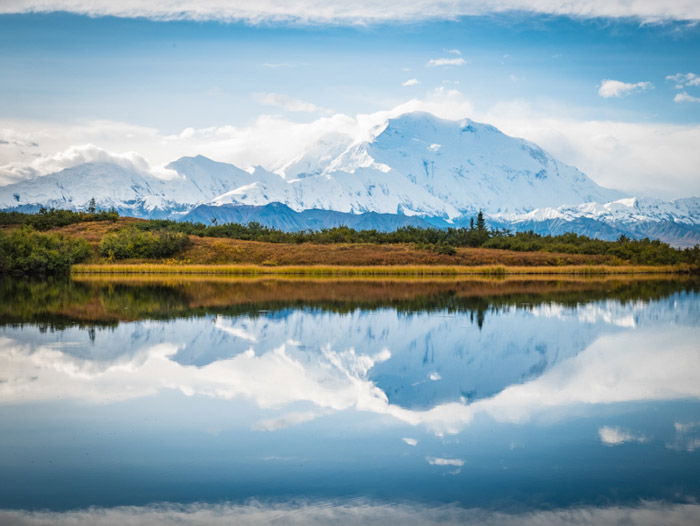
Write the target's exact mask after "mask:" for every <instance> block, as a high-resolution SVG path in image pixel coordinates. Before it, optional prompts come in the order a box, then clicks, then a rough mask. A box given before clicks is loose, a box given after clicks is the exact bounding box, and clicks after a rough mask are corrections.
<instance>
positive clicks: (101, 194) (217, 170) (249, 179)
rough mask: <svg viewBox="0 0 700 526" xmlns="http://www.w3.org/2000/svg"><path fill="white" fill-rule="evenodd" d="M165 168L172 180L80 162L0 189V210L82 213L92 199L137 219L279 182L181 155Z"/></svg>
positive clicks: (262, 174) (266, 175)
mask: <svg viewBox="0 0 700 526" xmlns="http://www.w3.org/2000/svg"><path fill="white" fill-rule="evenodd" d="M166 168H168V169H170V170H171V171H173V175H174V177H172V178H171V179H162V178H159V177H155V176H153V175H150V174H148V173H144V172H142V171H139V170H137V169H136V168H133V167H129V166H123V165H120V164H113V163H85V164H80V165H78V166H74V167H72V168H67V169H65V170H62V171H60V172H56V173H54V174H50V175H46V176H43V177H35V178H33V179H29V180H27V181H22V182H19V183H15V184H11V185H7V186H2V187H0V208H4V209H11V208H18V209H22V208H28V209H30V208H31V207H37V206H46V207H55V208H69V209H83V208H85V207H86V206H87V205H88V203H89V202H90V200H91V199H93V198H94V199H95V201H96V203H97V205H98V207H100V208H110V207H114V208H116V209H118V210H120V211H126V212H132V213H134V214H136V215H151V214H153V213H154V211H160V212H164V211H165V212H167V211H173V210H174V211H180V210H187V209H189V208H191V207H192V206H194V205H196V204H198V203H202V202H207V201H210V200H212V199H214V198H215V197H216V196H218V195H220V194H222V193H224V192H226V191H228V190H230V189H231V188H232V187H239V186H242V185H246V184H251V183H254V182H256V181H264V182H266V183H268V184H269V183H270V182H271V181H274V180H279V181H281V182H282V178H281V177H279V176H278V175H275V174H272V173H270V172H266V171H264V170H258V171H256V172H255V173H254V174H251V173H248V172H246V171H244V170H241V169H240V168H237V167H236V166H234V165H232V164H226V163H219V162H215V161H212V160H211V159H208V158H206V157H202V156H197V157H182V158H181V159H178V160H177V161H175V162H173V163H170V164H169V165H168V166H167V167H166Z"/></svg>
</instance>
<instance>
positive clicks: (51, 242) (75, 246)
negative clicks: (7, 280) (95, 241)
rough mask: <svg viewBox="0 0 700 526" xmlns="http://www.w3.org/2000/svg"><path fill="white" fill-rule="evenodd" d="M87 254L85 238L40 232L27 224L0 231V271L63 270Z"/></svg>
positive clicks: (60, 271)
mask: <svg viewBox="0 0 700 526" xmlns="http://www.w3.org/2000/svg"><path fill="white" fill-rule="evenodd" d="M89 255H90V245H89V244H88V242H87V241H85V240H84V239H73V238H69V237H66V236H61V235H59V234H42V233H39V232H37V231H35V230H34V229H33V228H31V227H28V226H24V227H22V228H20V229H19V230H15V231H14V232H11V233H10V234H5V233H3V232H0V273H2V274H40V275H45V274H65V273H67V272H68V271H69V270H70V266H71V265H72V264H73V263H79V262H81V261H84V260H85V259H87V258H88V256H89Z"/></svg>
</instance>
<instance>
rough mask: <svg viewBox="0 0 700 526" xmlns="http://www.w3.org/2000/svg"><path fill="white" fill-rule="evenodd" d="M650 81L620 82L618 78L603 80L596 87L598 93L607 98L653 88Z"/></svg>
mask: <svg viewBox="0 0 700 526" xmlns="http://www.w3.org/2000/svg"><path fill="white" fill-rule="evenodd" d="M653 87H654V86H653V85H652V83H651V82H634V83H629V82H621V81H619V80H609V79H608V80H604V81H602V82H601V83H600V86H599V87H598V95H600V96H601V97H604V98H606V99H609V98H611V97H625V96H627V95H630V94H632V93H635V92H638V91H645V90H648V89H651V88H653Z"/></svg>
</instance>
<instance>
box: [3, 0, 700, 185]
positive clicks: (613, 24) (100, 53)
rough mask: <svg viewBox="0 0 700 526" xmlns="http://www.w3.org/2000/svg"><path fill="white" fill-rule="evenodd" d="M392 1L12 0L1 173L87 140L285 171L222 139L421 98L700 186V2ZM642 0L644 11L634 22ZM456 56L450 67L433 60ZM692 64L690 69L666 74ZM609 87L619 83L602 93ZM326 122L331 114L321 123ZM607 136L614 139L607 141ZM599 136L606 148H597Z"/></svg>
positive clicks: (575, 158)
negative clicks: (123, 3)
mask: <svg viewBox="0 0 700 526" xmlns="http://www.w3.org/2000/svg"><path fill="white" fill-rule="evenodd" d="M59 3H61V2H59ZM64 3H65V2H64ZM133 3H134V1H133V0H132V2H127V4H128V5H131V4H133ZM135 3H136V4H139V3H138V2H135ZM213 3H214V4H216V2H213ZM268 3H270V2H263V4H265V5H267V4H268ZM271 3H272V4H275V2H271ZM419 3H420V2H417V3H416V4H419ZM423 3H427V4H430V1H427V2H423ZM476 3H478V2H476ZM515 3H516V4H517V2H515ZM14 4H16V5H17V6H18V7H16V8H14V9H13V8H12V5H14ZM24 4H28V5H29V7H27V6H24ZM74 4H75V5H78V6H79V5H80V2H74ZM95 4H96V5H99V4H100V3H99V2H96V3H95ZM160 4H164V5H165V4H167V2H161V3H160ZM160 4H158V5H160ZM202 4H203V5H206V4H207V2H203V3H202ZM234 4H236V2H234ZM296 4H299V2H296ZM296 4H295V2H291V3H290V5H296ZM302 4H303V2H302ZM312 4H313V2H312ZM330 4H334V2H330ZM390 4H391V6H390V7H389V8H388V9H387V11H388V12H387V13H386V16H383V18H382V19H381V20H379V21H375V20H370V21H369V22H368V21H366V20H358V19H357V15H353V16H355V18H352V17H351V18H349V19H345V18H342V17H343V16H345V15H343V13H342V11H339V12H340V13H341V15H340V18H338V17H336V18H333V17H331V18H330V20H327V19H323V20H316V19H312V20H305V19H299V17H298V16H297V15H295V16H296V18H294V17H292V19H291V20H287V19H285V20H283V21H280V20H278V19H276V18H270V17H267V18H266V17H265V16H263V17H262V19H255V20H254V21H251V20H249V19H245V18H244V19H240V18H238V19H225V20H221V17H220V16H218V15H216V13H217V11H216V10H215V9H214V10H212V11H211V12H209V13H207V12H205V13H204V14H201V13H200V14H198V15H197V16H196V17H194V16H190V15H182V14H180V15H178V16H177V17H176V18H185V19H184V20H182V19H177V20H167V19H166V20H164V19H163V17H164V15H163V13H160V14H157V15H153V14H151V13H149V12H145V13H142V12H140V11H138V10H136V11H134V12H133V13H134V14H137V15H143V14H145V15H146V16H145V17H144V16H138V17H134V16H123V13H120V12H117V13H116V14H118V15H120V16H95V15H96V14H97V15H100V14H101V13H94V12H89V11H88V12H86V11H85V9H82V8H80V7H77V8H73V10H74V11H76V12H74V13H66V12H41V13H36V12H23V11H28V10H32V9H34V10H36V9H37V8H36V6H34V7H32V2H31V1H30V2H22V1H19V0H17V1H15V0H13V1H12V2H10V8H8V9H0V13H1V12H5V13H6V14H0V48H1V49H2V50H3V51H2V53H1V54H0V68H1V70H2V71H3V82H2V83H0V129H2V134H3V135H2V136H0V141H4V142H3V143H0V182H3V181H4V182H9V181H11V180H16V179H17V178H20V177H23V176H25V175H26V174H33V173H35V172H37V171H38V172H42V171H46V170H48V169H49V167H52V166H54V165H55V163H53V164H52V162H49V160H48V159H50V158H54V160H55V157H56V155H59V154H60V153H61V152H64V157H65V152H66V151H67V150H70V148H72V147H79V146H85V145H87V144H90V145H92V146H94V147H95V148H98V149H100V150H104V151H108V152H110V153H113V154H116V155H123V154H124V153H125V152H126V151H135V152H137V153H138V154H139V155H140V156H142V157H143V158H144V159H145V161H146V162H147V163H149V164H152V165H158V164H163V163H165V162H167V161H169V160H172V159H174V158H176V157H178V156H179V155H181V154H190V153H205V154H209V155H211V156H212V157H214V158H219V159H220V160H224V161H231V162H237V163H238V164H242V165H251V164H263V165H267V166H268V167H270V168H272V169H274V168H275V167H276V166H277V165H278V164H280V163H281V162H282V160H280V159H278V158H270V159H268V158H266V157H265V155H263V154H262V153H261V154H253V153H251V154H249V155H239V154H236V153H230V152H241V151H243V150H245V149H246V146H245V144H236V145H232V144H230V143H226V144H223V143H222V137H223V136H224V135H225V136H226V141H229V142H230V141H231V140H235V138H234V136H236V137H238V139H240V136H241V135H246V136H247V137H250V136H252V135H255V136H256V137H257V139H256V140H257V141H258V142H264V140H265V133H266V132H265V131H264V130H263V129H261V121H264V122H265V123H266V125H267V126H269V127H271V126H273V124H272V123H273V122H274V123H276V124H277V126H278V127H279V128H280V129H282V128H284V127H285V126H288V127H289V130H290V133H292V134H294V135H303V134H299V133H295V132H294V131H293V130H296V129H298V128H295V125H297V124H303V125H305V126H306V128H304V129H305V130H306V131H307V132H308V133H309V135H310V136H312V135H314V134H313V133H311V132H310V131H309V130H310V129H311V127H313V126H316V127H317V128H319V127H320V128H323V129H324V130H326V131H327V130H328V129H329V126H330V125H329V124H328V122H326V121H328V120H329V119H333V118H334V116H335V117H336V118H338V116H347V117H348V118H355V116H356V115H358V114H374V113H377V112H383V111H389V110H392V109H395V108H397V107H401V106H402V105H406V104H407V103H409V101H413V102H414V105H413V106H416V105H417V106H418V107H419V108H422V106H421V104H424V105H425V104H428V105H430V104H432V106H430V108H434V107H439V108H438V110H437V111H436V112H437V113H438V114H440V115H441V116H444V117H451V118H462V117H464V116H469V117H472V118H474V119H476V120H482V121H487V122H491V123H492V124H494V125H496V126H498V127H500V128H501V129H503V130H504V131H506V132H507V133H510V134H513V135H519V136H524V137H526V138H528V139H531V140H533V141H535V142H538V143H539V144H541V145H542V146H543V147H545V148H546V149H548V150H550V151H551V152H552V153H553V154H554V155H556V156H558V157H560V158H562V160H564V161H566V162H569V163H571V164H575V165H577V166H579V167H580V168H582V169H584V170H585V171H587V172H588V173H589V174H590V175H591V176H592V177H594V178H595V179H596V180H598V181H599V182H601V183H603V184H607V185H609V186H617V187H623V188H625V189H628V190H629V191H636V192H637V193H646V194H649V195H654V194H656V193H657V192H658V191H662V192H664V195H665V196H669V197H678V196H683V195H690V194H698V193H700V181H698V180H699V179H700V174H699V173H698V171H697V168H695V167H696V166H698V165H700V162H698V161H700V159H698V157H697V155H698V154H696V153H693V152H691V151H690V150H691V149H692V148H690V147H689V145H692V144H698V143H697V142H696V141H697V140H699V139H700V80H698V79H697V78H696V77H693V76H692V75H690V76H688V74H697V75H700V26H698V25H697V24H696V23H695V21H694V18H693V17H695V19H697V18H698V17H699V16H700V14H697V13H695V11H693V7H692V6H691V4H687V5H688V6H691V7H688V8H687V9H686V8H685V7H684V5H686V4H684V2H676V3H673V2H672V3H671V5H672V6H674V5H676V4H679V7H678V9H677V10H676V11H678V12H674V14H672V16H667V17H666V18H663V19H653V20H652V21H650V20H649V16H651V15H649V13H648V12H646V11H644V9H647V4H648V3H644V2H641V0H638V1H637V2H636V3H635V2H632V4H633V6H632V11H630V15H631V16H630V17H623V18H620V17H619V16H615V17H600V16H585V17H581V16H576V17H571V16H567V15H561V14H559V13H558V12H554V13H542V12H522V11H518V12H505V13H503V12H493V13H490V12H485V13H482V12H480V13H479V14H478V15H477V16H472V15H470V16H447V15H445V16H431V17H428V14H427V13H429V12H430V11H428V12H427V13H426V15H425V16H422V15H421V13H420V10H418V9H417V10H416V11H418V13H417V14H415V13H413V14H411V15H410V16H406V15H405V13H402V12H401V11H398V12H397V14H395V16H394V15H392V11H391V10H392V9H393V8H394V7H395V6H394V4H393V3H390ZM535 4H537V2H535ZM593 4H595V2H593ZM612 4H616V2H612ZM636 4H640V5H641V7H640V8H639V10H640V13H642V15H644V16H641V15H637V16H635V12H634V11H633V10H634V9H635V5H636ZM71 5H73V4H71ZM649 5H651V4H649ZM23 6H24V7H23ZM214 7H216V5H215V6H214ZM303 7H304V5H301V7H300V9H302V8H303ZM312 8H313V6H312V7H311V8H310V9H312ZM430 8H431V6H430V5H427V6H426V7H425V9H426V10H427V9H430ZM81 9H82V10H81ZM606 9H607V8H606ZM683 9H686V10H687V14H688V16H687V17H684V16H683V15H684V12H685V11H683ZM366 11H367V12H368V13H373V11H371V10H366ZM671 11H672V12H673V9H671ZM107 12H108V13H109V11H107ZM324 12H325V11H324ZM86 13H87V14H89V15H92V16H86ZM331 14H332V13H331ZM262 15H265V12H264V7H263V12H262ZM262 15H261V16H262ZM438 15H439V13H438ZM448 15H451V14H450V13H448ZM652 15H653V13H652ZM324 16H326V17H328V16H330V15H324ZM392 16H393V18H392ZM654 16H657V15H654ZM664 16H665V15H664ZM154 18H155V19H154ZM165 18H168V17H165ZM188 18H198V20H189V19H188ZM234 18H235V17H234ZM311 18H313V17H311ZM657 18H658V17H657ZM683 18H686V19H683ZM441 59H444V60H441ZM431 61H433V62H431ZM436 61H437V62H436ZM441 62H450V64H445V65H434V64H440V63H441ZM678 74H683V75H685V76H684V77H683V78H681V77H676V79H675V80H670V79H668V78H667V77H669V76H673V75H678ZM605 80H614V81H619V83H618V84H609V85H608V86H607V88H608V89H607V90H605V89H603V90H601V85H602V84H601V83H602V82H603V81H605ZM404 84H408V85H404ZM601 93H602V94H603V95H608V96H607V97H605V96H601ZM674 99H675V101H674ZM696 99H697V100H696ZM413 106H410V104H409V107H411V108H412V107H413ZM430 108H429V109H430ZM319 121H323V122H325V124H315V125H314V123H318V122H319ZM105 123H107V125H105ZM596 123H597V124H596ZM605 123H608V124H607V125H606V124H605ZM100 126H101V127H100ZM264 127H265V126H262V128H264ZM62 129H63V130H66V131H65V132H63V133H62V132H60V131H59V130H62ZM109 130H112V131H111V132H110V131H109ZM186 130H189V131H186ZM203 130H208V131H203ZM212 130H216V131H212ZM603 132H604V133H606V134H608V135H610V137H609V139H610V140H607V141H603V140H601V138H600V134H601V133H603ZM130 133H131V135H134V137H135V138H134V140H133V141H129V140H127V139H128V136H129V134H130ZM319 133H320V132H319ZM183 134H184V135H183ZM188 134H189V137H187V135H188ZM57 136H61V139H58V138H57ZM174 136H178V137H180V139H178V140H177V141H175V140H172V137H174ZM205 136H206V137H208V139H205ZM148 137H150V139H148ZM168 137H170V138H171V139H167V140H166V139H165V138H168ZM192 137H195V138H197V140H196V141H194V142H193V141H191V140H190V142H189V143H187V144H184V142H186V141H185V139H191V138H192ZM212 137H214V138H212ZM655 137H656V141H655V139H654V138H655ZM168 140H169V142H170V146H169V147H168V148H165V147H164V146H163V144H164V141H165V142H167V141H168ZM273 140H274V138H270V141H273ZM596 141H598V142H602V144H600V145H598V146H597V147H595V148H593V146H591V143H595V142H596ZM20 143H21V144H20ZM215 143H219V145H218V146H217V147H214V146H213V145H214V144H215ZM586 143H588V146H587V145H586ZM631 143H635V144H638V145H639V148H640V153H641V154H643V155H651V153H650V152H649V148H650V146H649V145H651V144H656V147H657V148H658V152H657V153H658V155H666V156H668V159H665V158H663V159H662V158H658V155H657V156H656V157H655V159H657V162H655V163H653V164H655V166H649V160H648V159H644V158H643V155H642V159H638V161H639V162H638V164H635V163H634V162H633V160H634V159H635V158H637V157H639V156H638V155H636V153H635V152H634V151H631V150H630V151H625V152H622V154H620V152H617V153H616V152H614V151H611V148H612V150H614V149H615V147H620V145H630V144H631ZM31 144H38V146H29V145H31ZM616 145H617V146H616ZM290 148H291V147H290ZM296 148H297V149H300V148H302V145H301V144H299V145H296ZM625 148H632V146H625ZM196 149H198V150H201V151H197V152H195V151H194V150H196ZM259 149H261V147H258V150H259ZM254 150H255V148H253V147H249V148H248V151H251V152H252V151H254ZM292 150H293V148H292ZM593 150H596V151H593ZM292 154H293V152H292V151H291V150H290V151H287V152H285V153H284V154H279V155H281V156H282V157H284V155H287V156H289V155H292ZM68 156H69V157H71V159H72V158H80V155H78V156H77V157H76V156H75V155H72V154H69V155H68ZM272 157H274V155H273V156H272ZM628 158H629V160H627V159H628ZM61 162H63V164H61V166H64V165H65V162H72V161H65V160H64V161H61ZM616 162H617V163H618V164H619V163H624V164H619V165H616V164H615V163H616ZM59 164H60V163H59ZM28 166H29V167H30V168H27V167H28ZM640 170H641V172H640ZM664 171H666V172H667V173H664ZM615 174H624V175H615ZM635 174H636V175H635ZM630 177H633V180H631V179H630Z"/></svg>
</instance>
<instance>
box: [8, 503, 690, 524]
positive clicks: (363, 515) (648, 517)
mask: <svg viewBox="0 0 700 526" xmlns="http://www.w3.org/2000/svg"><path fill="white" fill-rule="evenodd" d="M699 519H700V505H698V504H662V503H655V502H651V503H643V504H641V505H639V506H630V507H625V506H609V507H600V508H598V507H579V508H569V509H555V510H547V511H540V510H535V511H528V512H522V513H517V514H515V513H514V514H508V513H499V512H494V511H488V510H481V509H465V508H460V507H457V506H454V505H446V506H421V505H410V504H398V503H375V502H362V501H337V502H318V503H304V504H260V503H250V504H241V505H236V504H189V505H186V506H177V505H154V506H143V507H136V506H123V507H118V508H90V509H87V510H78V511H66V512H51V511H35V512H32V511H22V510H0V522H2V524H6V525H8V526H45V525H49V524H50V525H53V526H68V525H70V526H83V525H85V526H88V525H90V526H106V525H110V526H111V525H113V524H139V525H140V526H151V525H156V524H181V525H183V526H200V525H202V526H204V525H206V526H216V525H219V524H221V525H224V524H225V525H229V524H232V523H235V524H236V525H237V526H255V525H262V524H265V525H267V524H287V525H290V526H294V525H305V526H306V525H308V526H314V525H320V524H346V525H349V526H352V525H355V524H402V525H405V526H413V525H415V526H418V525H420V526H432V525H437V524H440V525H443V526H450V525H463V526H470V525H482V524H490V525H501V526H516V525H517V526H556V525H567V526H584V525H591V526H593V525H595V526H613V525H615V526H616V525H619V524H635V525H637V526H647V525H648V526H656V525H658V524H664V525H666V526H685V525H688V524H696V523H697V522H698V520H699Z"/></svg>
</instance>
